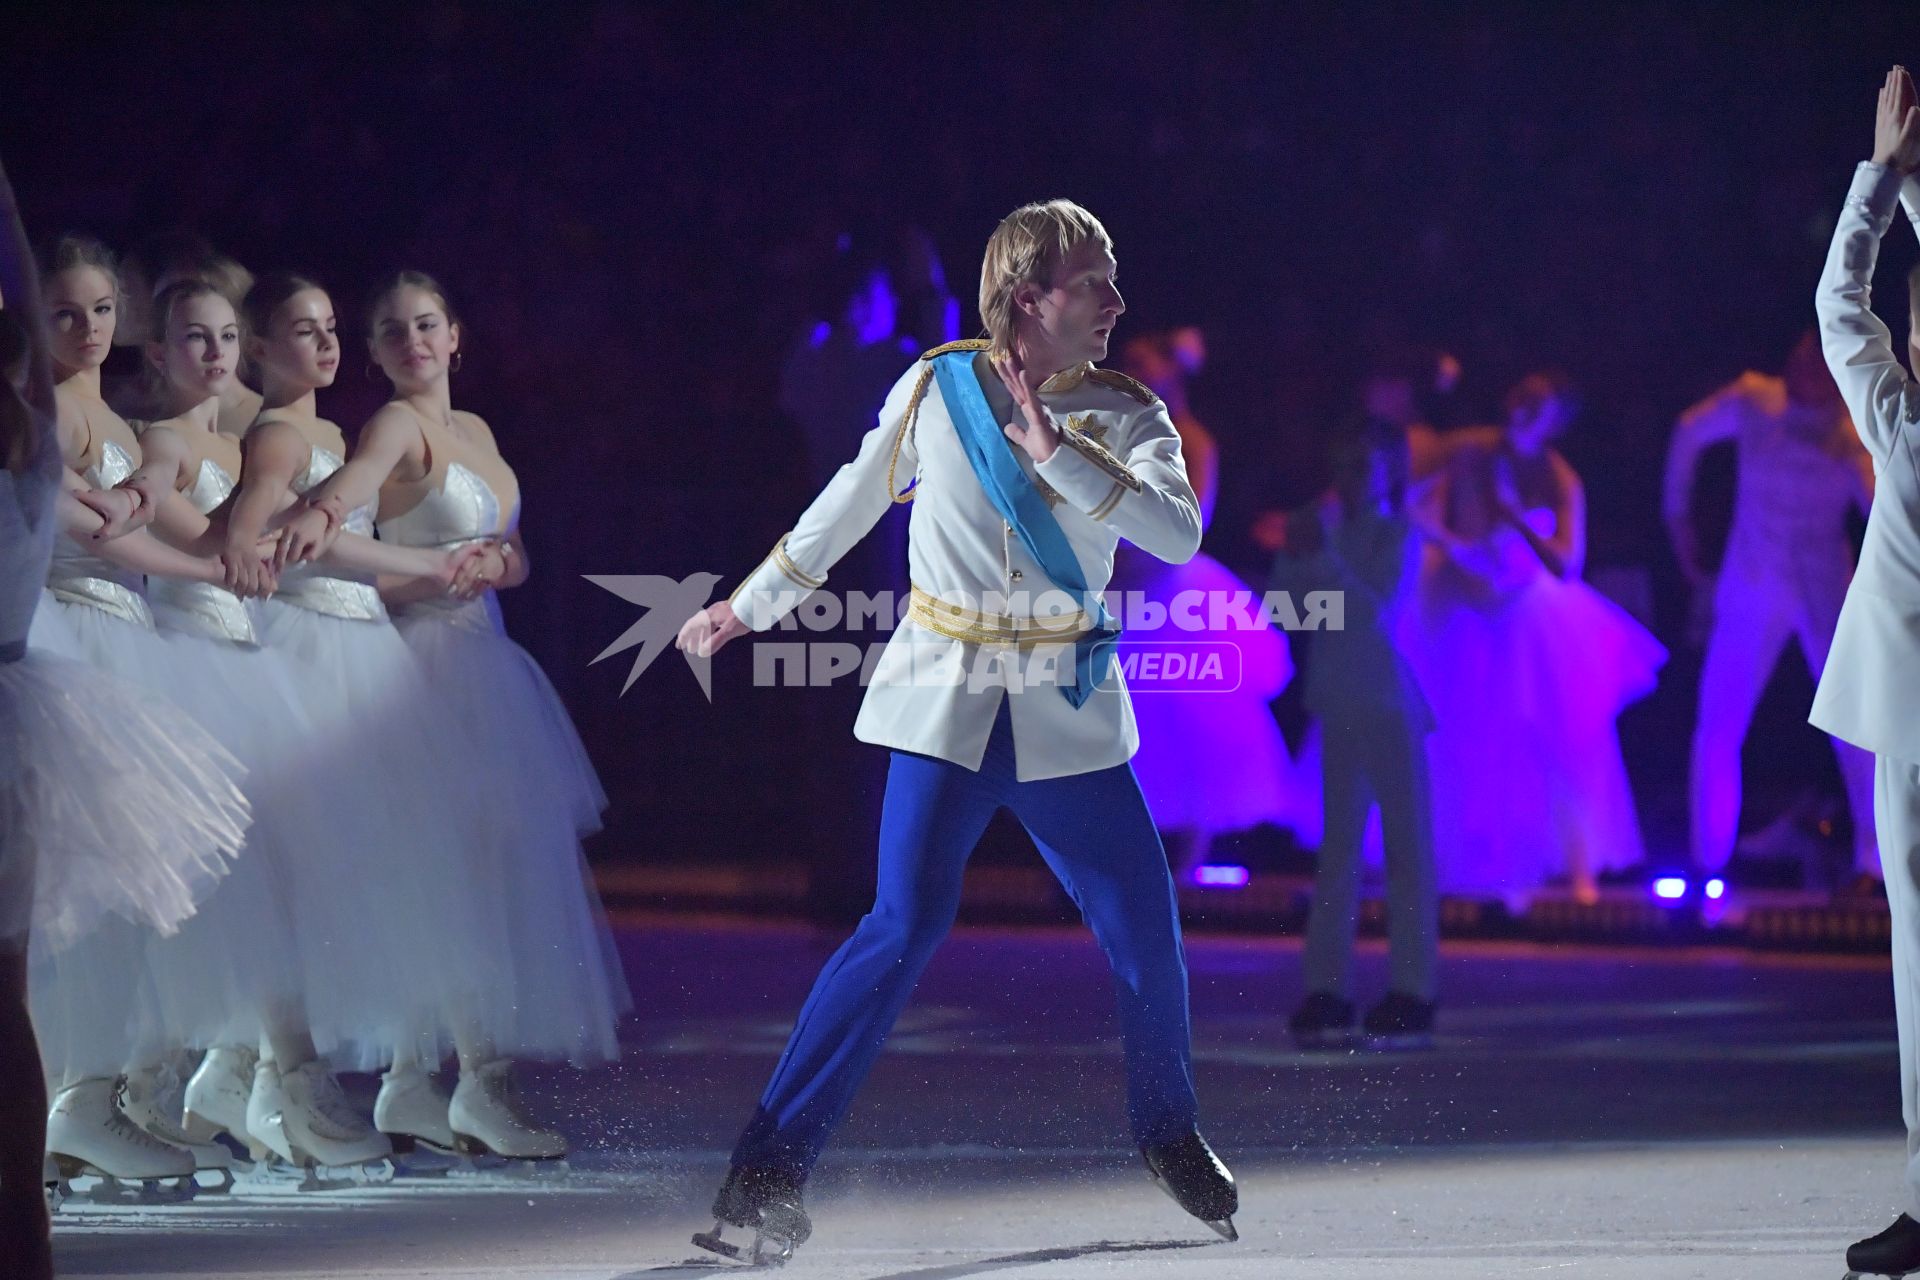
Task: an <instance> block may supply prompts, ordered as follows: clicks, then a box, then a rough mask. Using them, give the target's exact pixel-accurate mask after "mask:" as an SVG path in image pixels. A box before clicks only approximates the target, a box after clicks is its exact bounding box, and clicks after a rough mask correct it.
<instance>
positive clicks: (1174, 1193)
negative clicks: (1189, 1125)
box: [1140, 1133, 1240, 1240]
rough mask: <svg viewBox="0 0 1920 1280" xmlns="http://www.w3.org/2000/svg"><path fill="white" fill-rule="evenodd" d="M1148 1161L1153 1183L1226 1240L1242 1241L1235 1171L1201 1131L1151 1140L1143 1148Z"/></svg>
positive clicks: (1144, 1156)
mask: <svg viewBox="0 0 1920 1280" xmlns="http://www.w3.org/2000/svg"><path fill="white" fill-rule="evenodd" d="M1140 1154H1141V1156H1142V1157H1143V1158H1144V1159H1145V1160H1146V1162H1147V1176H1149V1177H1151V1178H1152V1179H1153V1185H1154V1186H1156V1187H1159V1188H1160V1189H1161V1190H1162V1191H1164V1192H1166V1193H1167V1195H1168V1196H1169V1197H1170V1198H1171V1199H1172V1200H1173V1202H1174V1203H1175V1204H1177V1205H1179V1206H1180V1207H1181V1208H1182V1209H1185V1210H1186V1211H1187V1212H1188V1213H1190V1214H1192V1215H1193V1216H1194V1217H1196V1218H1198V1219H1200V1221H1202V1222H1204V1223H1206V1224H1207V1225H1208V1226H1210V1227H1212V1228H1213V1229H1214V1230H1215V1231H1217V1232H1219V1233H1220V1237H1221V1238H1222V1239H1224V1240H1238V1239H1239V1238H1240V1233H1239V1232H1238V1231H1235V1230H1234V1229H1233V1215H1234V1214H1236V1213H1238V1212H1239V1211H1240V1192H1239V1190H1238V1189H1237V1188H1235V1187H1234V1185H1233V1174H1231V1173H1229V1172H1228V1171H1227V1166H1226V1165H1224V1164H1222V1163H1220V1157H1219V1156H1216V1155H1215V1154H1213V1148H1212V1147H1209V1146H1208V1145H1207V1140H1206V1139H1205V1138H1203V1137H1201V1136H1200V1135H1199V1134H1198V1133H1190V1134H1188V1135H1187V1136H1186V1137H1184V1138H1176V1139H1175V1140H1174V1141H1172V1142H1160V1143H1149V1144H1147V1145H1145V1146H1142V1147H1141V1148H1140Z"/></svg>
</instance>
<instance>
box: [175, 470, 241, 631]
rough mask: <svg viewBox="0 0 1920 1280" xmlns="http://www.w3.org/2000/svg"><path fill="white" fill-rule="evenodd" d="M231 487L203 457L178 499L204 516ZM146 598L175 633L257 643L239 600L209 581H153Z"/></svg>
mask: <svg viewBox="0 0 1920 1280" xmlns="http://www.w3.org/2000/svg"><path fill="white" fill-rule="evenodd" d="M234 484H235V480H234V478H233V477H232V476H230V475H228V474H227V470H226V468H225V467H222V466H221V465H220V464H219V463H217V462H215V461H214V460H213V459H212V458H205V459H202V460H201V463H200V470H199V471H198V472H196V473H195V474H194V477H193V485H192V487H191V488H189V489H188V490H187V491H186V493H185V494H183V495H182V496H183V497H185V498H186V500H187V501H188V502H191V503H192V504H193V509H194V510H195V511H198V512H199V513H200V514H202V515H205V514H207V513H208V512H210V511H212V510H213V509H214V508H215V507H218V506H219V505H220V504H221V503H223V502H225V501H226V500H227V499H228V497H230V496H231V495H232V493H233V487H234ZM148 595H149V596H150V597H151V598H152V600H153V603H154V606H155V607H156V608H159V609H163V610H165V611H166V614H167V616H166V622H167V624H168V625H169V626H170V627H171V628H173V629H175V630H179V631H188V632H192V633H193V634H194V635H198V636H205V637H207V638H208V639H210V640H226V641H229V642H231V643H233V644H257V643H259V641H258V639H257V638H256V637H255V635H254V633H253V615H251V614H249V613H248V612H247V607H246V605H244V604H242V603H241V601H240V597H239V596H236V595H234V594H233V592H231V591H228V590H227V589H226V588H225V587H222V586H219V585H216V584H215V583H211V582H179V581H175V580H173V579H170V578H155V579H154V580H153V582H152V584H151V585H150V587H149V588H148Z"/></svg>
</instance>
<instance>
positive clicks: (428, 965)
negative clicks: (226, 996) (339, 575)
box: [255, 600, 512, 1070]
mask: <svg viewBox="0 0 1920 1280" xmlns="http://www.w3.org/2000/svg"><path fill="white" fill-rule="evenodd" d="M255 616H256V620H257V622H258V624H259V633H260V639H261V641H262V643H263V644H264V645H265V647H266V648H268V649H269V650H272V651H274V652H276V653H279V654H282V655H284V656H285V657H286V658H287V659H288V660H289V667H288V669H289V671H290V673H291V674H292V675H293V677H294V681H295V685H296V688H295V693H296V696H297V697H298V698H299V700H300V705H301V709H302V711H303V712H304V714H305V716H306V718H307V720H308V721H309V722H310V724H311V725H312V737H311V738H310V740H309V741H308V742H307V743H306V744H305V746H304V749H303V757H302V765H301V770H302V777H303V782H304V785H305V786H306V787H307V788H309V789H310V794H311V795H313V796H315V797H317V798H318V799H319V800H321V801H322V802H324V804H325V806H326V818H325V823H324V827H323V830H324V832H325V839H324V840H321V841H317V842H315V843H314V844H313V845H312V846H311V847H309V848H308V849H307V851H306V856H303V857H302V859H301V860H299V861H298V862H296V863H295V864H294V865H293V866H291V867H290V868H289V872H290V874H289V876H288V881H289V883H288V895H289V896H288V901H289V903H290V904H291V910H292V913H293V917H294V919H293V939H294V941H295V943H296V945H297V951H298V963H299V966H300V975H301V984H302V988H303V990H304V991H305V994H306V1004H307V1013H308V1016H309V1018H310V1020H311V1024H312V1030H313V1035H314V1040H315V1043H316V1044H317V1045H318V1046H319V1047H320V1049H321V1051H322V1052H323V1053H325V1054H327V1055H328V1056H329V1057H330V1058H332V1059H333V1060H334V1061H335V1063H336V1064H338V1065H340V1066H343V1067H349V1068H355V1069H362V1070H366V1069H372V1068H375V1067H379V1066H382V1065H384V1064H385V1063H387V1062H389V1061H390V1060H391V1058H392V1055H393V1052H394V1049H395V1047H396V1046H400V1045H407V1046H410V1047H411V1048H412V1050H413V1051H414V1052H415V1053H418V1054H420V1055H421V1056H423V1057H425V1058H427V1059H429V1060H437V1059H439V1058H442V1057H444V1056H446V1055H447V1054H448V1053H449V1052H450V1051H451V1049H452V1042H451V1038H450V1037H451V1033H452V1032H453V1030H454V1025H455V1024H456V1023H461V1022H466V1021H468V1020H469V1019H470V1013H469V1011H470V1010H471V1009H473V1008H475V1007H477V1006H480V1005H482V1004H484V1003H485V1002H486V1001H487V1000H488V999H489V998H490V993H496V992H499V991H502V990H505V989H507V987H508V984H509V983H510V982H511V980H512V968H511V965H510V964H509V963H508V961H507V957H505V956H504V955H503V954H501V953H502V951H503V950H504V949H503V948H501V947H500V946H499V945H498V942H497V939H493V938H489V936H488V935H487V933H486V932H485V927H484V924H483V922H482V921H481V920H480V919H479V918H478V917H477V915H476V914H475V913H474V912H473V911H472V909H471V902H470V896H471V895H469V894H467V893H465V892H463V891H462V889H461V880H462V878H463V877H464V876H465V875H467V874H469V863H468V861H467V859H466V855H465V850H464V848H463V845H464V844H465V842H467V841H469V840H470V839H472V838H473V835H474V833H475V830H476V827H475V825H474V824H475V822H476V817H475V815H476V813H478V812H479V811H480V801H479V797H481V796H483V795H484V794H485V788H488V787H491V786H493V785H494V784H495V781H496V780H495V779H492V778H488V777H484V776H474V775H472V774H470V773H464V772H462V769H463V766H464V764H465V760H466V756H465V753H464V748H463V747H462V744H461V739H460V736H459V731H458V730H457V729H456V728H454V727H453V725H452V724H451V722H450V721H449V720H448V719H447V718H446V717H444V716H443V715H442V714H441V713H440V712H439V711H438V710H437V709H436V708H435V706H434V703H433V699H432V696H431V694H430V693H429V691H428V689H427V687H426V683H425V678H424V676H423V674H422V671H421V668H420V664H419V663H418V661H417V660H416V659H415V658H414V656H413V653H412V651H411V650H410V649H409V648H408V647H407V644H406V642H405V641H404V640H402V639H401V638H400V635H399V633H398V632H397V631H395V630H394V628H393V626H392V625H391V624H390V623H388V622H386V621H385V620H379V621H364V622H363V621H355V620H351V619H347V618H338V617H333V616H331V615H328V614H324V613H319V612H316V611H314V610H311V609H306V608H302V607H300V606H297V605H293V604H289V603H286V602H285V601H280V600H267V601H263V602H261V603H260V604H259V605H258V606H256V613H255Z"/></svg>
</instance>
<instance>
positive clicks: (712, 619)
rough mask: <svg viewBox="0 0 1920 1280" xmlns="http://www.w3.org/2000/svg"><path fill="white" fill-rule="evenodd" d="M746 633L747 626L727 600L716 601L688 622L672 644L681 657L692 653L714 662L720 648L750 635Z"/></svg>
mask: <svg viewBox="0 0 1920 1280" xmlns="http://www.w3.org/2000/svg"><path fill="white" fill-rule="evenodd" d="M747 630H748V628H747V624H746V623H744V622H742V621H740V615H738V614H736V613H735V612H734V611H733V606H732V605H730V604H728V603H727V602H726V601H725V600H716V601H715V602H714V603H712V604H710V605H708V606H707V607H706V608H704V609H702V610H701V611H700V612H698V613H696V614H694V615H693V616H692V617H691V618H688V619H687V620H686V623H685V624H684V625H683V626H681V628H680V634H679V635H678V636H677V637H675V639H674V642H673V643H674V647H675V648H677V649H679V650H680V651H681V652H682V653H690V654H692V655H693V656H694V657H696V658H711V657H712V656H713V655H714V654H716V653H718V652H720V648H721V646H722V645H724V644H726V643H727V641H729V640H732V639H733V638H734V637H736V636H743V635H745V634H747Z"/></svg>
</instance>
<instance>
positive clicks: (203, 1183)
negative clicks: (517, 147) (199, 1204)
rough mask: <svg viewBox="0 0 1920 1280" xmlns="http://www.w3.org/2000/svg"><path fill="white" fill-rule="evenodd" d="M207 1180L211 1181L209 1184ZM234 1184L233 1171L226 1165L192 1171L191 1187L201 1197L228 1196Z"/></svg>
mask: <svg viewBox="0 0 1920 1280" xmlns="http://www.w3.org/2000/svg"><path fill="white" fill-rule="evenodd" d="M209 1178H211V1179H212V1181H211V1182H209V1181H207V1179H209ZM234 1182H235V1178H234V1176H233V1169H232V1168H231V1167H229V1166H226V1165H221V1166H217V1167H215V1168H211V1169H195V1170H194V1171H193V1185H194V1187H195V1188H196V1189H197V1192H198V1194H200V1195H203V1196H224V1195H230V1194H232V1192H233V1184H234Z"/></svg>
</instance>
